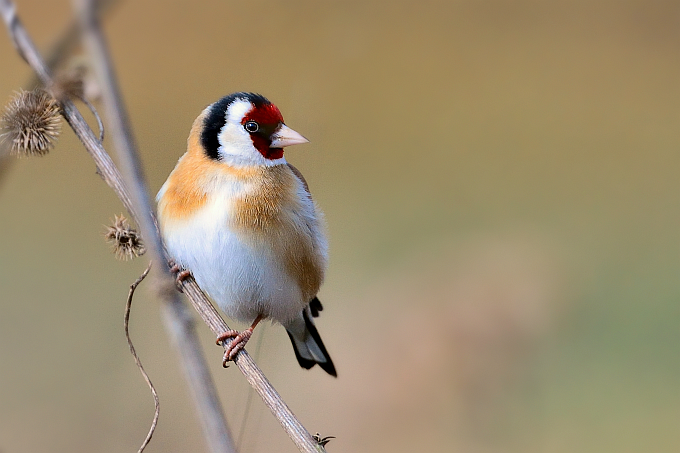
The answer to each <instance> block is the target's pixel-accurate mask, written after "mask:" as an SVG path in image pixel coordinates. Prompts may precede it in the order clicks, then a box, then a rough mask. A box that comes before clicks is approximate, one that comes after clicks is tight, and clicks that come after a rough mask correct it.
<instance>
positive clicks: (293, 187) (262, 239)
mask: <svg viewBox="0 0 680 453" xmlns="http://www.w3.org/2000/svg"><path fill="white" fill-rule="evenodd" d="M246 179H247V180H248V182H250V183H252V184H253V185H254V186H255V190H253V191H248V193H247V194H246V195H244V196H243V197H241V198H239V199H237V200H236V201H235V203H234V217H233V227H234V228H235V229H237V230H240V232H241V234H242V236H243V237H250V238H252V240H253V241H254V243H255V244H263V243H265V244H267V243H268V245H269V246H270V247H272V249H273V251H274V255H275V256H277V257H279V259H281V262H282V264H283V266H284V267H285V269H286V272H287V273H288V275H290V276H291V277H292V278H293V279H294V280H295V281H296V282H297V283H298V285H299V286H300V289H301V291H302V293H303V296H304V297H305V301H308V300H311V298H312V297H314V296H315V295H316V293H317V292H318V291H319V287H320V286H321V282H322V280H323V263H322V260H321V258H320V257H319V255H318V254H317V253H316V252H315V250H314V243H313V241H312V237H311V236H310V233H309V228H308V227H307V226H306V225H304V223H303V220H302V219H301V218H300V217H299V213H300V211H301V201H300V200H299V199H298V195H297V182H298V181H297V178H296V176H295V175H294V174H293V172H292V171H291V169H290V168H289V167H288V166H287V165H277V166H274V167H259V168H257V174H256V175H253V176H252V177H249V178H248V177H247V178H246Z"/></svg>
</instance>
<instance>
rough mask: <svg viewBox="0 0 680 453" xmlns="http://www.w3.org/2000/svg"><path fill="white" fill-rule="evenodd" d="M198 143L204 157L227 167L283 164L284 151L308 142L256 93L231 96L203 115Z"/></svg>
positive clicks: (218, 102) (276, 109)
mask: <svg viewBox="0 0 680 453" xmlns="http://www.w3.org/2000/svg"><path fill="white" fill-rule="evenodd" d="M202 116H203V124H202V128H201V129H200V141H201V144H202V145H203V150H204V152H205V153H206V155H207V156H208V157H209V158H211V159H214V160H217V161H220V162H225V163H228V164H230V165H267V166H271V165H278V164H282V163H285V160H284V159H283V148H284V147H286V146H290V145H297V144H300V143H307V142H308V141H309V140H307V139H306V138H304V137H303V136H302V135H300V134H298V133H297V132H295V131H294V130H293V129H291V128H289V127H288V126H286V125H285V124H284V123H283V116H282V115H281V112H280V111H279V109H278V108H277V107H276V106H275V105H274V104H272V103H271V102H269V100H267V98H265V97H264V96H261V95H259V94H255V93H233V94H230V95H229V96H225V97H223V98H222V99H220V100H219V101H217V102H215V103H214V104H212V105H210V106H208V108H206V109H205V111H204V112H203V115H202Z"/></svg>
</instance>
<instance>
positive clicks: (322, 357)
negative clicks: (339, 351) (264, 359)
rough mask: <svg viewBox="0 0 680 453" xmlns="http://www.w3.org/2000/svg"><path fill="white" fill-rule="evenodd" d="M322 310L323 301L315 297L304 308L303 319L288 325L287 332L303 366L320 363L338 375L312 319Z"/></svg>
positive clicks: (324, 368)
mask: <svg viewBox="0 0 680 453" xmlns="http://www.w3.org/2000/svg"><path fill="white" fill-rule="evenodd" d="M321 310H323V307H322V306H321V302H319V299H317V298H316V297H315V298H314V299H312V301H311V302H310V303H309V306H307V307H306V308H305V309H304V310H302V319H299V320H297V321H296V322H293V323H292V324H291V325H289V326H286V332H288V337H289V338H290V341H291V343H293V350H294V351H295V357H296V358H297V361H298V363H299V364H300V366H301V367H302V368H306V369H310V368H311V367H313V366H314V365H316V364H317V363H318V364H319V366H320V367H321V368H322V369H323V370H324V371H325V372H326V373H328V374H330V375H331V376H335V377H337V376H338V375H337V373H336V371H335V366H334V365H333V361H332V360H331V356H330V355H328V351H326V346H324V344H323V341H321V337H320V336H319V331H318V330H316V326H315V325H314V322H313V321H312V317H317V316H319V312H320V311H321ZM310 314H311V315H312V316H310ZM302 321H304V323H303V322H302Z"/></svg>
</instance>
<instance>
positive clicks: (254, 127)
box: [243, 121, 260, 134]
mask: <svg viewBox="0 0 680 453" xmlns="http://www.w3.org/2000/svg"><path fill="white" fill-rule="evenodd" d="M243 127H244V128H245V130H247V131H248V132H250V133H251V134H252V133H253V132H257V131H258V130H260V125H259V124H257V123H256V122H255V121H248V122H247V123H246V124H244V125H243Z"/></svg>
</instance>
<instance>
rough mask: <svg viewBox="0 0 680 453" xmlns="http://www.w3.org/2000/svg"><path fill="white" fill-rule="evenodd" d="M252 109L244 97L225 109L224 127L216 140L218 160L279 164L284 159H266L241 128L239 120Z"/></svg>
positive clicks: (241, 164)
mask: <svg viewBox="0 0 680 453" xmlns="http://www.w3.org/2000/svg"><path fill="white" fill-rule="evenodd" d="M252 109H253V105H252V104H251V103H250V102H249V101H246V100H245V99H237V100H235V101H234V102H232V103H231V105H229V108H228V109H227V112H226V113H225V115H226V121H225V124H224V127H222V129H221V130H220V133H219V135H218V136H217V140H218V141H219V143H220V147H219V148H218V149H217V152H218V154H219V156H220V160H222V161H223V162H225V163H227V164H229V165H234V166H245V165H265V166H272V165H280V164H283V163H285V162H286V161H285V159H283V158H281V159H276V160H271V159H266V158H265V157H264V156H263V155H262V154H260V152H259V151H258V150H257V148H255V146H254V145H253V140H252V138H251V137H250V134H249V133H248V132H247V131H246V130H245V129H244V128H243V125H242V124H241V120H242V119H243V117H244V116H246V115H247V114H248V112H250V111H251V110H252Z"/></svg>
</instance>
